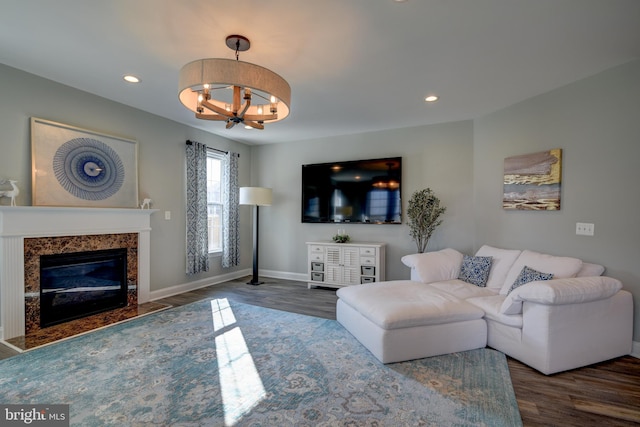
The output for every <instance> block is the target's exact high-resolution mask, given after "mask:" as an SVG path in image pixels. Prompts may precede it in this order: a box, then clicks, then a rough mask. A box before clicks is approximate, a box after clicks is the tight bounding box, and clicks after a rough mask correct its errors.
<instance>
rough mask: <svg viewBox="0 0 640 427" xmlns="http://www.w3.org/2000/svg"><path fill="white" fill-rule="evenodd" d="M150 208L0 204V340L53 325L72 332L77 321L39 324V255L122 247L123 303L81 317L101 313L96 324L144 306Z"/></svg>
mask: <svg viewBox="0 0 640 427" xmlns="http://www.w3.org/2000/svg"><path fill="white" fill-rule="evenodd" d="M154 212H157V210H155V209H119V208H77V207H74V208H70V207H46V206H0V340H4V341H8V340H13V339H15V340H19V339H21V337H26V338H29V337H33V336H53V335H55V334H54V330H57V329H59V328H63V327H65V325H74V326H73V327H68V328H66V329H69V330H75V331H76V333H77V328H76V326H75V325H76V323H77V322H79V321H78V320H76V321H70V322H65V323H62V324H59V325H55V326H51V327H47V328H41V327H40V256H42V255H54V254H60V253H70V252H80V251H93V250H108V249H117V248H127V282H128V283H127V286H128V292H127V294H128V295H127V296H128V305H127V306H126V307H123V308H119V309H116V310H109V311H105V312H102V313H99V314H96V315H93V316H89V317H86V318H83V319H82V320H81V321H80V322H83V321H84V320H85V319H87V320H90V319H96V318H101V319H102V320H100V319H97V320H96V326H95V327H101V326H104V325H105V324H107V323H105V322H106V321H111V320H113V319H112V318H111V317H109V313H118V312H122V311H127V310H133V311H135V310H136V308H138V309H140V307H141V304H142V305H145V307H144V308H143V309H145V310H146V309H147V307H146V306H147V305H148V304H149V301H150V299H151V298H150V282H151V277H150V276H151V269H150V252H151V240H150V236H151V216H152V214H153V213H154ZM107 317H109V318H107ZM98 320H100V325H97V322H98ZM116 321H119V320H116ZM85 323H87V322H85ZM65 332H66V331H65ZM56 336H58V335H56ZM65 336H68V335H65ZM61 338H63V336H62V335H59V338H58V339H61ZM14 345H16V344H14ZM21 348H22V347H21Z"/></svg>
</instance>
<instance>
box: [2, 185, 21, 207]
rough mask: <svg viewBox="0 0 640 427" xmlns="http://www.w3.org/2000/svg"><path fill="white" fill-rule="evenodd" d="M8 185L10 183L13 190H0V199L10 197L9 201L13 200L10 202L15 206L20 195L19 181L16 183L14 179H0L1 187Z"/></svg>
mask: <svg viewBox="0 0 640 427" xmlns="http://www.w3.org/2000/svg"><path fill="white" fill-rule="evenodd" d="M6 183H9V184H10V185H11V190H0V197H8V198H9V199H11V202H10V204H11V206H15V205H16V197H17V196H18V194H20V190H19V189H18V186H17V185H16V184H17V183H18V181H14V180H12V179H9V180H6V179H0V185H4V184H6Z"/></svg>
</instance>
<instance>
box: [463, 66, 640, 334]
mask: <svg viewBox="0 0 640 427" xmlns="http://www.w3.org/2000/svg"><path fill="white" fill-rule="evenodd" d="M639 100H640V61H635V62H633V63H630V64H627V65H624V66H621V67H617V68H615V69H612V70H609V71H606V72H603V73H600V74H598V75H596V76H593V77H591V78H587V79H584V80H581V81H579V82H576V83H573V84H571V85H568V86H565V87H563V88H560V89H557V90H554V91H552V92H549V93H547V94H545V95H542V96H538V97H535V98H532V99H529V100H527V101H525V102H522V103H520V104H517V105H514V106H511V107H509V108H506V109H504V110H502V111H498V112H496V113H494V114H490V115H488V116H486V117H482V118H480V119H477V120H475V121H474V162H473V163H474V174H473V186H474V197H475V201H474V209H475V221H476V224H475V236H476V241H475V247H476V248H477V247H478V246H480V245H482V244H484V243H487V244H491V245H496V246H500V247H506V248H523V247H526V248H529V249H532V250H538V251H544V252H548V253H551V254H556V255H568V256H576V257H578V258H582V259H584V260H585V261H591V262H597V263H600V264H603V265H605V266H606V268H607V270H606V273H605V274H607V275H609V276H613V277H616V278H618V279H620V280H622V282H623V283H624V287H625V289H627V290H629V291H631V292H633V293H634V296H635V307H636V310H635V312H636V314H635V323H634V325H635V328H634V330H635V331H634V333H635V341H638V340H640V315H639V312H640V309H638V308H639V307H640V224H639V223H638V222H637V221H638V212H639V211H640V201H639V196H640V194H639V192H638V184H639V183H640V165H639V161H640V101H639ZM551 148H562V155H563V165H562V166H563V172H562V196H561V197H562V202H561V203H562V206H561V209H560V211H557V212H520V211H505V210H503V209H502V208H501V198H502V174H503V161H504V158H505V157H509V156H513V155H518V154H526V153H532V152H537V151H542V150H547V149H551ZM576 222H590V223H594V224H595V235H594V236H593V237H587V236H576V234H575V228H576Z"/></svg>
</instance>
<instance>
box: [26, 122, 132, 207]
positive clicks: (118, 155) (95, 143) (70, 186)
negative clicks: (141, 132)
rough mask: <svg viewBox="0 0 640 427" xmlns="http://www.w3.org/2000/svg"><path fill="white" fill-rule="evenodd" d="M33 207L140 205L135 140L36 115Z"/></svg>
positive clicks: (33, 156) (32, 140) (33, 131)
mask: <svg viewBox="0 0 640 427" xmlns="http://www.w3.org/2000/svg"><path fill="white" fill-rule="evenodd" d="M31 163H32V179H31V187H32V193H31V194H32V205H33V206H70V207H108V208H137V207H138V143H137V141H135V140H132V139H127V138H122V137H118V136H114V135H107V134H104V133H100V132H95V131H91V130H87V129H81V128H78V127H74V126H70V125H66V124H63V123H57V122H53V121H50V120H44V119H40V118H36V117H32V118H31Z"/></svg>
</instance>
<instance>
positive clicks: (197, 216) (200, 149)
mask: <svg viewBox="0 0 640 427" xmlns="http://www.w3.org/2000/svg"><path fill="white" fill-rule="evenodd" d="M186 159H187V269H186V271H187V274H195V273H199V272H201V271H209V230H208V224H207V221H208V218H207V213H208V212H207V209H208V208H207V146H206V145H204V144H200V143H199V142H195V141H187V155H186Z"/></svg>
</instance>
